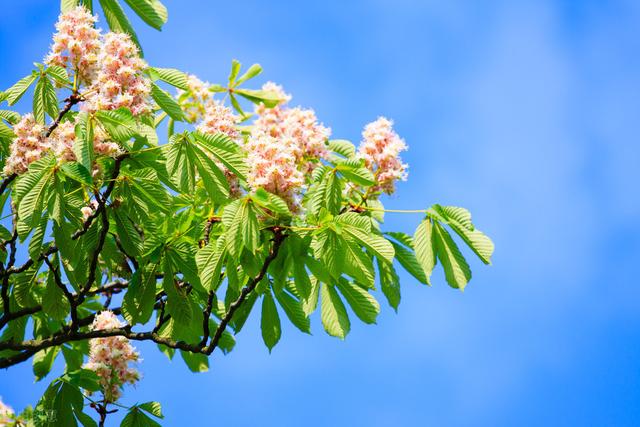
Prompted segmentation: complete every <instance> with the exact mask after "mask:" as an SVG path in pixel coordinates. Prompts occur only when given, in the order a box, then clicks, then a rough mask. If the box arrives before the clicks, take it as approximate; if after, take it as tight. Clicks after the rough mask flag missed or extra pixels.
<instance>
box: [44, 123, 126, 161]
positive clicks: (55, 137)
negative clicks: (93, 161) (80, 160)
mask: <svg viewBox="0 0 640 427" xmlns="http://www.w3.org/2000/svg"><path fill="white" fill-rule="evenodd" d="M75 140H76V134H75V122H70V121H66V122H62V123H60V125H59V126H58V127H57V128H56V129H55V130H54V131H53V132H52V133H51V136H50V137H49V143H50V144H51V148H52V149H53V152H54V153H55V155H56V158H58V159H60V160H64V161H73V160H76V155H75V153H74V152H73V144H74V143H75ZM93 152H94V153H95V154H96V155H101V156H110V157H114V156H117V155H118V154H119V153H120V152H121V149H120V146H119V145H118V144H116V143H115V142H113V141H110V140H109V135H108V134H107V133H106V132H104V131H103V130H102V129H101V128H98V127H96V128H94V130H93Z"/></svg>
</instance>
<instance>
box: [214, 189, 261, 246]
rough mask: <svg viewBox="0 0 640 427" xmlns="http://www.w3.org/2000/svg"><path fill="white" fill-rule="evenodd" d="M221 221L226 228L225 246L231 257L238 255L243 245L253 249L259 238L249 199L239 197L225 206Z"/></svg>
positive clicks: (254, 215) (256, 221) (252, 207)
mask: <svg viewBox="0 0 640 427" xmlns="http://www.w3.org/2000/svg"><path fill="white" fill-rule="evenodd" d="M222 222H223V223H224V224H225V225H226V228H227V231H226V242H227V248H228V249H229V253H230V254H231V256H232V257H239V256H240V254H241V251H242V248H243V247H246V248H247V249H248V250H249V251H251V252H253V251H255V249H256V248H257V246H258V243H259V240H260V230H259V229H258V220H257V217H256V214H255V208H254V206H253V203H251V201H250V199H240V200H237V201H235V202H233V203H231V204H230V205H229V206H227V208H226V209H225V211H224V214H223V216H222Z"/></svg>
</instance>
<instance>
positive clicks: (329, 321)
mask: <svg viewBox="0 0 640 427" xmlns="http://www.w3.org/2000/svg"><path fill="white" fill-rule="evenodd" d="M321 294H322V307H321V317H322V325H323V326H324V330H325V331H327V333H328V334H329V335H331V336H334V337H338V338H340V339H344V338H345V337H346V336H347V334H348V333H349V330H350V329H351V322H349V316H348V315H347V310H346V309H345V307H344V304H343V302H342V300H341V299H340V296H339V295H338V293H337V292H336V290H335V288H334V287H333V286H329V285H326V284H325V283H323V284H322V290H321Z"/></svg>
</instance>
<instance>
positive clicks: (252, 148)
mask: <svg viewBox="0 0 640 427" xmlns="http://www.w3.org/2000/svg"><path fill="white" fill-rule="evenodd" d="M244 149H245V151H246V153H247V165H248V167H249V172H248V174H247V183H248V184H249V187H251V188H252V189H257V188H264V189H265V190H267V191H269V192H271V193H273V194H276V195H278V196H280V197H282V198H283V199H284V200H285V201H286V202H287V203H288V204H289V207H290V208H291V209H292V210H293V211H296V210H297V207H298V200H297V199H298V196H299V194H300V191H301V189H302V186H303V185H304V176H303V174H302V172H301V171H300V169H299V168H298V164H297V163H296V152H297V151H298V149H299V148H298V146H297V144H296V142H295V141H293V140H292V139H291V138H280V139H277V138H274V137H272V136H270V135H265V134H258V135H252V136H251V137H250V138H249V140H248V141H247V143H246V144H245V146H244Z"/></svg>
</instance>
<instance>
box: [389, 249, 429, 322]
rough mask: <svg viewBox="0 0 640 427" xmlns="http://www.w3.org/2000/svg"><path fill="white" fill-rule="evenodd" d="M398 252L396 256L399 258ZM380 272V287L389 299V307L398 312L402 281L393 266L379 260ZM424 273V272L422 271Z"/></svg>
mask: <svg viewBox="0 0 640 427" xmlns="http://www.w3.org/2000/svg"><path fill="white" fill-rule="evenodd" d="M397 254H398V253H397V251H396V256H397ZM378 271H379V272H380V287H381V288H382V293H383V294H384V296H385V297H386V298H387V301H388V302H389V305H390V306H391V307H393V309H394V310H395V311H396V312H397V311H398V306H399V305H400V279H399V278H398V274H397V273H396V270H395V268H393V264H389V263H387V262H385V261H381V260H380V259H378ZM420 271H422V270H420Z"/></svg>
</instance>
